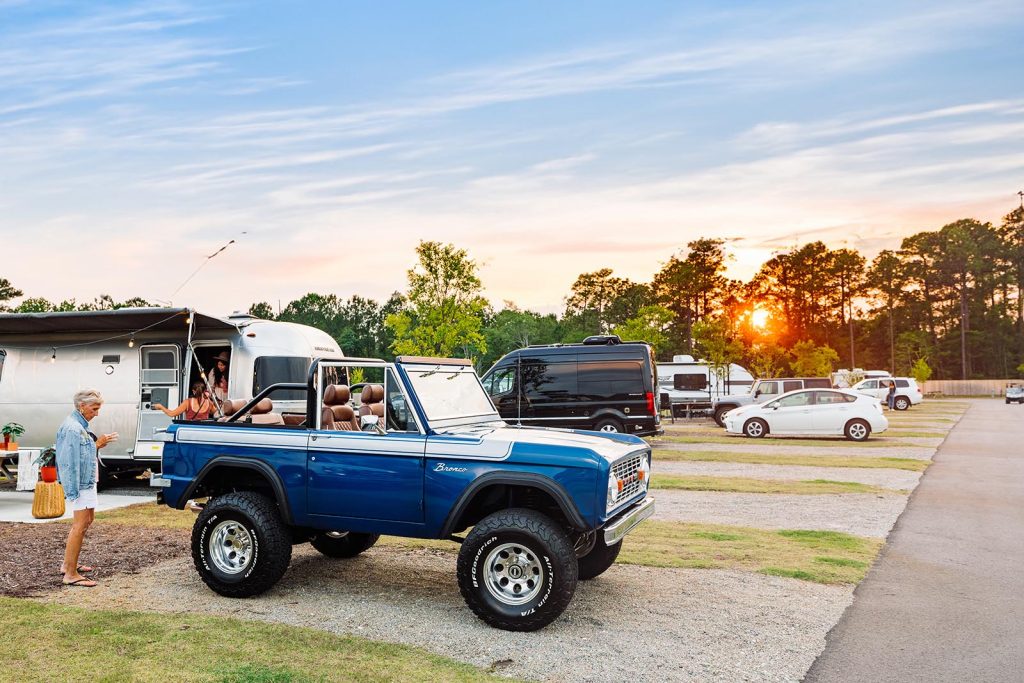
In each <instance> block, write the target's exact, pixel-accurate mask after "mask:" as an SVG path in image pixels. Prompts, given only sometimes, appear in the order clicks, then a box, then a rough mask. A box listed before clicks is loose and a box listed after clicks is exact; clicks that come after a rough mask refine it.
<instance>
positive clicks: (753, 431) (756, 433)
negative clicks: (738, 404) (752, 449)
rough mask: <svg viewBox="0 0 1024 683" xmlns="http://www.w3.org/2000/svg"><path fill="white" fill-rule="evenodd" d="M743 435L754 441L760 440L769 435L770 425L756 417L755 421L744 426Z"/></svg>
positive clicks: (748, 421) (749, 421)
mask: <svg viewBox="0 0 1024 683" xmlns="http://www.w3.org/2000/svg"><path fill="white" fill-rule="evenodd" d="M743 433H744V434H745V435H746V436H749V437H750V438H752V439H760V438H761V437H763V436H765V435H766V434H768V423H767V422H765V421H764V420H762V419H761V418H759V417H755V418H754V419H753V420H747V422H746V423H745V424H744V425H743Z"/></svg>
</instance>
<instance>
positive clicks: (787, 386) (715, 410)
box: [711, 377, 832, 427]
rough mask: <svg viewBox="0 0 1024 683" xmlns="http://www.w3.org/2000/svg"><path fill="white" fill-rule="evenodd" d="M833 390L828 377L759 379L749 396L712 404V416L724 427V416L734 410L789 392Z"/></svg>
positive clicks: (723, 399) (717, 401) (741, 395)
mask: <svg viewBox="0 0 1024 683" xmlns="http://www.w3.org/2000/svg"><path fill="white" fill-rule="evenodd" d="M831 388H832V381H831V380H830V379H829V378H827V377H775V378H772V379H759V380H757V381H755V382H754V385H753V386H752V387H750V393H748V394H739V395H732V396H722V397H720V398H716V399H714V400H713V401H712V402H711V410H712V412H711V414H712V415H713V416H714V418H715V422H717V423H718V426H719V427H724V426H725V418H724V416H725V414H726V413H727V412H729V411H730V410H732V409H733V408H739V407H740V406H747V405H752V404H755V403H767V402H768V401H771V400H772V399H775V398H778V397H779V396H781V395H782V394H784V393H786V392H787V391H797V390H799V389H831Z"/></svg>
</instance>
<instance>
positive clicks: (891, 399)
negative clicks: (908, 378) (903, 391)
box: [885, 380, 896, 410]
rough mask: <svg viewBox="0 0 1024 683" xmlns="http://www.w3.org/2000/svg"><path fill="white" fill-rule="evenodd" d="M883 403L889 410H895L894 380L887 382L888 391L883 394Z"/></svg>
mask: <svg viewBox="0 0 1024 683" xmlns="http://www.w3.org/2000/svg"><path fill="white" fill-rule="evenodd" d="M885 403H886V405H888V406H889V410H896V381H895V380H893V381H891V382H889V393H887V394H886V395H885Z"/></svg>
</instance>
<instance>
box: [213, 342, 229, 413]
mask: <svg viewBox="0 0 1024 683" xmlns="http://www.w3.org/2000/svg"><path fill="white" fill-rule="evenodd" d="M228 361H229V356H228V352H227V351H221V352H220V353H219V354H217V355H216V356H214V357H213V369H212V370H210V384H212V385H213V395H214V397H215V398H216V399H217V402H218V403H223V402H224V401H225V400H227V397H228Z"/></svg>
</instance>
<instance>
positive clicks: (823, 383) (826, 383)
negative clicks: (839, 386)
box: [804, 377, 832, 389]
mask: <svg viewBox="0 0 1024 683" xmlns="http://www.w3.org/2000/svg"><path fill="white" fill-rule="evenodd" d="M804 388H806V389H831V388H832V380H830V379H827V378H825V377H811V378H810V379H805V380H804Z"/></svg>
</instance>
